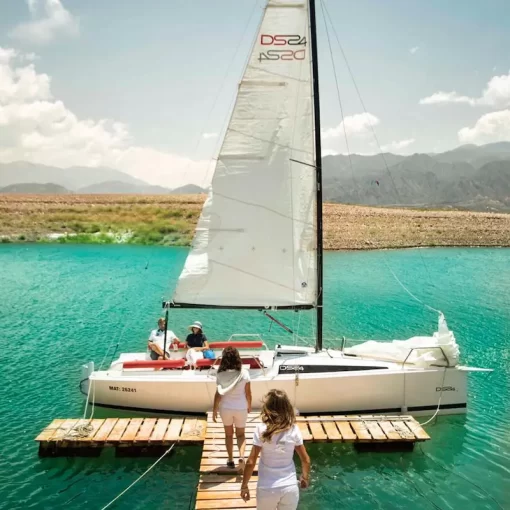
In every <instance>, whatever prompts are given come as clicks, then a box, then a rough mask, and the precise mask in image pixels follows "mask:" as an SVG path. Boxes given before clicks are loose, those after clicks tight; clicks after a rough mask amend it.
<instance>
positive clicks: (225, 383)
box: [213, 347, 251, 468]
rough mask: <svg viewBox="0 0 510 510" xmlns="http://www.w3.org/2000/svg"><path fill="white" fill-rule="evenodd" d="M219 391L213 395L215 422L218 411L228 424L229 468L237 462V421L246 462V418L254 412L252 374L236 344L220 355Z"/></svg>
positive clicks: (241, 458)
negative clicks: (235, 455) (235, 458)
mask: <svg viewBox="0 0 510 510" xmlns="http://www.w3.org/2000/svg"><path fill="white" fill-rule="evenodd" d="M216 384H217V388H216V395H214V407H213V420H214V421H215V422H216V419H217V416H218V411H219V412H220V416H221V421H222V422H223V427H224V428H225V445H226V447H227V453H228V462H227V466H228V467H229V468H235V463H234V425H235V433H236V438H237V447H238V449H239V464H241V463H243V462H244V450H245V448H246V436H245V433H244V429H245V428H246V418H247V417H248V413H250V412H251V386H250V374H249V372H248V370H246V369H245V368H243V363H242V361H241V356H240V355H239V351H238V350H237V349H236V348H235V347H225V349H223V353H222V355H221V364H220V368H219V369H218V375H217V378H216Z"/></svg>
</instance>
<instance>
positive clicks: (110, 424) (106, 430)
mask: <svg viewBox="0 0 510 510" xmlns="http://www.w3.org/2000/svg"><path fill="white" fill-rule="evenodd" d="M116 423H117V418H106V420H105V421H104V422H103V424H102V425H101V427H100V428H99V430H98V431H97V432H96V435H95V436H94V442H95V443H102V442H105V441H106V438H107V437H108V434H110V432H111V431H112V430H113V428H114V427H115V424H116Z"/></svg>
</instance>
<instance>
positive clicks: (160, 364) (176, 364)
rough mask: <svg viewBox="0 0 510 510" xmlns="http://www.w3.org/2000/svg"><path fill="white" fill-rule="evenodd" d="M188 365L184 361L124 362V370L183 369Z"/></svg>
mask: <svg viewBox="0 0 510 510" xmlns="http://www.w3.org/2000/svg"><path fill="white" fill-rule="evenodd" d="M185 364H186V361H185V360H184V359H158V360H139V361H124V363H123V364H122V367H123V368H183V367H184V365H185Z"/></svg>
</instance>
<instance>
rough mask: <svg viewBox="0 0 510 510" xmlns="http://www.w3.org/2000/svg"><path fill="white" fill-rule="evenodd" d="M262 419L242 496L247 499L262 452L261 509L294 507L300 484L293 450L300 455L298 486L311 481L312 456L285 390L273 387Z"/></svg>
mask: <svg viewBox="0 0 510 510" xmlns="http://www.w3.org/2000/svg"><path fill="white" fill-rule="evenodd" d="M261 416H262V423H261V424H260V425H258V426H257V428H256V429H255V433H254V434H253V448H252V450H251V453H250V457H249V458H248V461H247V462H246V467H245V468H244V475H243V482H242V484H241V497H242V498H243V499H244V500H245V501H248V500H249V499H250V489H249V488H248V482H249V481H250V478H251V475H252V474H253V470H254V468H255V464H256V462H257V458H258V456H259V455H260V462H259V478H258V482H257V509H258V510H275V509H278V510H295V509H296V508H297V506H298V502H299V487H298V481H297V475H296V466H295V465H294V460H293V457H294V452H296V453H297V454H298V455H299V458H300V459H301V468H302V473H301V477H300V479H299V486H300V487H301V488H302V489H306V487H308V485H309V476H310V457H309V456H308V453H307V452H306V449H305V447H304V446H303V437H302V435H301V431H300V430H299V428H298V426H297V425H296V415H295V413H294V408H293V407H292V404H291V403H290V400H289V397H287V394H286V393H285V392H284V391H280V390H271V391H270V392H269V393H268V394H267V395H266V396H265V399H264V404H263V407H262V413H261Z"/></svg>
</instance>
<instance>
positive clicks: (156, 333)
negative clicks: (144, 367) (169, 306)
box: [148, 317, 179, 360]
mask: <svg viewBox="0 0 510 510" xmlns="http://www.w3.org/2000/svg"><path fill="white" fill-rule="evenodd" d="M165 326H166V321H165V319H164V318H163V317H161V318H160V319H159V320H158V329H153V330H152V331H151V335H150V337H149V343H148V347H149V351H150V352H149V354H150V357H151V359H152V360H158V359H169V358H170V346H171V345H172V344H173V343H179V339H178V338H177V337H176V336H175V333H174V332H173V331H171V330H169V329H167V331H166V354H165V357H164V358H163V349H164V344H165Z"/></svg>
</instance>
